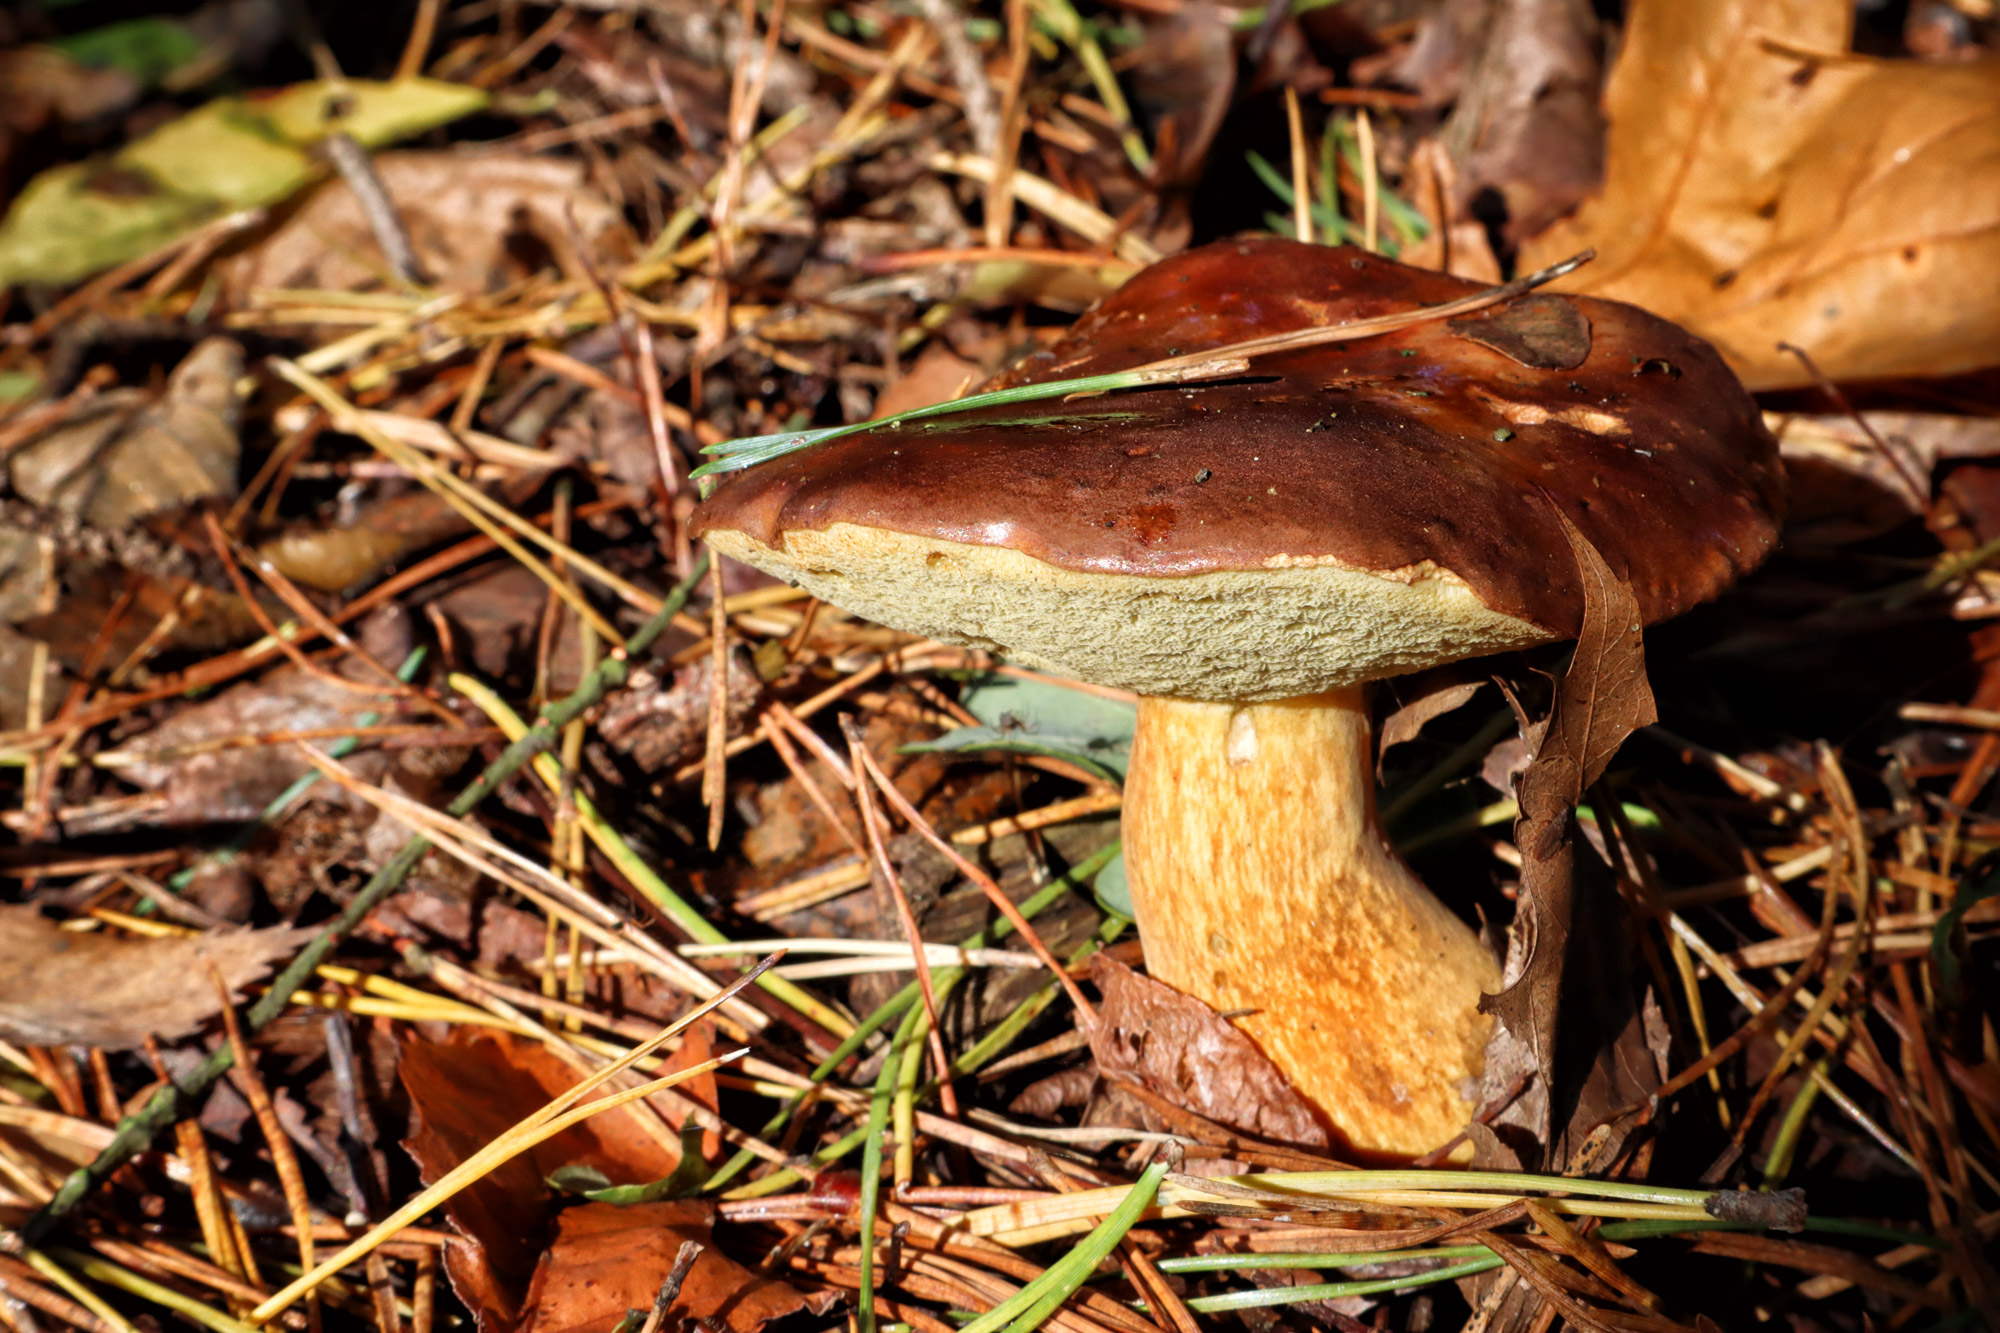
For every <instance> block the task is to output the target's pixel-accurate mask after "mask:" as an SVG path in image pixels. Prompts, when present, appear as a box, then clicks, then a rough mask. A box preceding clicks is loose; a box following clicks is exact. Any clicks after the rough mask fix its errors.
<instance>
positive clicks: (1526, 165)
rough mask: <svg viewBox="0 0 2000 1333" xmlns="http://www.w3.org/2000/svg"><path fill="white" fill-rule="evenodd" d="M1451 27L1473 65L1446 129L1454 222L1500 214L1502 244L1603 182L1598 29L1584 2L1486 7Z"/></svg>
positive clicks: (1524, 1)
mask: <svg viewBox="0 0 2000 1333" xmlns="http://www.w3.org/2000/svg"><path fill="white" fill-rule="evenodd" d="M1455 7H1456V8H1457V9H1459V10H1460V11H1483V12H1481V13H1479V15H1478V17H1477V18H1472V17H1470V15H1469V14H1468V15H1466V16H1465V17H1461V18H1460V19H1459V20H1458V26H1459V27H1460V30H1461V31H1462V32H1463V33H1464V40H1465V41H1466V42H1467V45H1468V48H1469V49H1468V52H1467V55H1468V57H1469V58H1470V60H1471V62H1472V64H1471V68H1470V69H1469V70H1468V71H1467V74H1466V78H1465V81H1464V83H1463V85H1462V86H1461V87H1460V88H1459V90H1458V97H1457V105H1456V107H1454V109H1453V111H1452V114H1451V119H1450V120H1449V121H1448V122H1447V123H1446V125H1445V127H1444V141H1445V144H1446V146H1447V147H1448V148H1449V149H1450V151H1451V156H1452V159H1453V161H1455V162H1456V163H1457V164H1458V175H1459V179H1460V184H1459V186H1458V194H1457V195H1456V196H1455V198H1454V199H1453V203H1454V205H1455V210H1454V211H1455V213H1456V214H1457V215H1458V216H1461V217H1464V216H1468V215H1469V210H1468V206H1469V205H1471V204H1472V203H1473V201H1474V200H1475V199H1478V198H1479V197H1480V196H1482V195H1485V196H1489V197H1491V196H1496V195H1497V196H1498V198H1499V200H1500V201H1501V202H1502V203H1503V204H1504V206H1505V214H1506V217H1505V222H1504V224H1503V225H1504V230H1505V234H1506V238H1507V240H1508V242H1509V243H1514V242H1518V241H1519V240H1520V239H1521V238H1522V237H1524V236H1532V235H1533V234H1534V233H1536V232H1538V231H1540V230H1541V229H1542V228H1543V227H1546V226H1547V225H1548V224H1549V223H1550V222H1553V221H1554V220H1555V219H1557V218H1559V217H1561V216H1562V215H1563V214H1564V213H1567V212H1568V211H1569V210H1570V209H1572V208H1574V207H1576V205H1577V204H1578V203H1580V202H1581V201H1582V200H1583V198H1584V196H1586V195H1588V194H1589V193H1590V192H1591V191H1592V190H1594V189H1596V188H1597V185H1598V182H1599V180H1600V179H1601V177H1602V174H1603V169H1604V163H1603V151H1604V150H1603V144H1604V121H1603V113H1602V112H1601V111H1600V110H1599V109H1598V91H1599V85H1600V84H1601V82H1602V75H1601V69H1602V65H1601V57H1600V52H1599V48H1600V47H1601V46H1602V39H1601V37H1600V36H1599V30H1600V24H1599V21H1598V18H1597V15H1596V13H1595V12H1593V8H1592V6H1591V4H1590V3H1589V0H1486V3H1473V4H1464V3H1460V4H1458V5H1456V6H1455Z"/></svg>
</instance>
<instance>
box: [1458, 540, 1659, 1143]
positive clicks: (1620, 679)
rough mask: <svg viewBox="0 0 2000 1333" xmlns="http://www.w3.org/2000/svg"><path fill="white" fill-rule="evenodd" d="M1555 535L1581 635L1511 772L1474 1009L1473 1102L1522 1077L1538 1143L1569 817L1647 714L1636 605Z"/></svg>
mask: <svg viewBox="0 0 2000 1333" xmlns="http://www.w3.org/2000/svg"><path fill="white" fill-rule="evenodd" d="M1558 512H1560V511H1558ZM1563 530H1564V532H1565V533H1566V534H1567V535H1568V537H1569V542H1570V548H1571V550H1573V551H1574V552H1575V554H1576V563H1577V569H1578V572H1579V574H1580V575H1581V580H1580V581H1581V584H1582V587H1583V596H1584V610H1583V629H1582V632H1581V633H1579V634H1578V635H1577V640H1576V655H1575V657H1574V658H1572V659H1571V662H1570V667H1569V670H1568V671H1567V672H1566V673H1564V676H1563V680H1562V684H1561V686H1560V687H1559V688H1558V690H1557V692H1556V702H1555V707H1554V709H1553V711H1552V713H1551V715H1550V718H1549V724H1548V731H1547V733H1546V735H1544V736H1543V738H1542V741H1541V744H1540V746H1539V748H1538V749H1537V751H1536V753H1535V758H1534V762H1532V763H1531V764H1529V765H1528V769H1527V772H1526V773H1524V774H1523V775H1522V777H1521V782H1520V790H1519V797H1518V799H1519V801H1520V806H1521V816H1520V820H1519V822H1518V823H1517V825H1516V827H1515V833H1514V840H1515V844H1516V846H1518V847H1519V848H1520V852H1521V897H1520V909H1519V912H1518V914H1517V916H1516V918H1515V922H1514V929H1513V932H1512V934H1511V936H1510V938H1509V941H1508V958H1507V972H1506V975H1507V979H1508V981H1509V983H1510V984H1509V985H1508V987H1507V989H1506V990H1504V991H1501V992H1500V993H1499V994H1497V995H1491V996H1488V997H1487V998H1486V999H1485V1000H1484V1001H1482V1002H1481V1004H1480V1008H1481V1009H1482V1010H1483V1011H1485V1012H1486V1013H1489V1014H1492V1015H1494V1017H1495V1018H1496V1019H1497V1020H1498V1021H1497V1022H1496V1023H1495V1024H1494V1030H1493V1037H1492V1039H1491V1040H1490V1041H1489V1042H1488V1043H1487V1051H1486V1071H1485V1075H1484V1093H1485V1095H1484V1096H1483V1097H1482V1099H1481V1100H1482V1101H1488V1100H1491V1099H1492V1098H1493V1097H1494V1096H1496V1095H1497V1094H1499V1093H1501V1092H1503V1091H1504V1090H1506V1089H1507V1088H1509V1087H1510V1086H1512V1087H1515V1088H1517V1089H1518V1087H1519V1086H1520V1083H1519V1080H1520V1079H1521V1078H1522V1077H1523V1076H1528V1075H1532V1076H1533V1077H1534V1078H1535V1079H1537V1080H1539V1083H1538V1087H1539V1089H1540V1096H1539V1101H1538V1106H1537V1112H1536V1117H1535V1118H1536V1121H1537V1122H1538V1123H1534V1124H1531V1125H1530V1126H1529V1128H1530V1130H1531V1132H1533V1133H1534V1135H1535V1137H1536V1139H1537V1140H1539V1141H1541V1142H1544V1143H1546V1142H1547V1140H1548V1129H1549V1121H1548V1117H1549V1102H1548V1095H1547V1091H1546V1090H1547V1088H1548V1086H1549V1084H1550V1080H1551V1076H1552V1073H1553V1069H1554V1062H1555V1050H1556V1034H1557V1025H1558V1014H1557V1000H1558V996H1559V993H1560V991H1561V988H1562V981H1563V959H1564V954H1565V950H1566V947H1567V944H1568V941H1569V934H1570V923H1571V916H1572V910H1573V898H1574V890H1575V882H1574V880H1575V865H1574V861H1573V843H1574V840H1573V839H1572V838H1571V836H1570V832H1571V819H1572V813H1573V812H1574V810H1575V809H1576V805H1577V802H1578V801H1580V800H1581V799H1582V797H1583V791H1584V788H1585V787H1588V786H1589V785H1590V784H1591V783H1593V782H1595V781H1596V780H1597V779H1598V778H1599V777H1601V776H1602V775H1603V773H1604V769H1605V766H1606V765H1607V764H1609V763H1610V762H1611V757H1612V756H1613V755H1614V754H1616V753H1617V751H1618V747H1619V745H1620V744H1622V743H1623V742H1624V740H1625V738H1626V737H1627V736H1628V735H1630V734H1631V733H1632V732H1633V731H1635V730H1637V729H1638V728H1640V727H1643V726H1646V725H1648V724H1649V723H1651V722H1652V721H1653V720H1654V718H1655V713H1654V707H1653V692H1652V688H1651V686H1650V685H1648V684H1647V681H1646V656H1645V648H1644V644H1643V642H1642V640H1641V635H1640V626H1641V624H1642V617H1641V615H1640V612H1639V604H1638V602H1637V600H1636V599H1635V598H1634V597H1633V595H1632V590H1631V588H1630V587H1629V586H1627V585H1626V584H1625V583H1623V582H1622V581H1621V580H1620V579H1619V578H1618V576H1617V575H1615V574H1614V573H1612V572H1611V569H1610V567H1609V566H1607V565H1606V564H1605V563H1604V558H1603V557H1602V556H1600V555H1599V554H1598V553H1597V550H1596V548H1595V547H1593V546H1592V545H1591V544H1590V543H1589V542H1588V541H1586V540H1584V538H1583V535H1582V534H1581V533H1579V532H1578V531H1577V530H1576V528H1575V527H1574V526H1572V525H1571V524H1570V523H1569V522H1568V520H1567V519H1565V520H1564V522H1563Z"/></svg>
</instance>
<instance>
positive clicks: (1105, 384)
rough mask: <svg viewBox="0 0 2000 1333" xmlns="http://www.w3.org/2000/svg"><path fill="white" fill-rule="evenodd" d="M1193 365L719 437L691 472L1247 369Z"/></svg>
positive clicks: (732, 468) (1214, 359) (730, 468)
mask: <svg viewBox="0 0 2000 1333" xmlns="http://www.w3.org/2000/svg"><path fill="white" fill-rule="evenodd" d="M1199 362H1200V366H1199V368H1198V369H1189V368H1184V367H1175V368H1173V369H1171V370H1167V371H1162V372H1153V371H1148V370H1146V369H1143V368H1141V369H1138V370H1121V371H1117V372H1115V373H1113V374H1109V375H1085V376H1082V377H1081V378H1078V379H1070V380H1050V381H1049V382H1048V383H1046V384H1023V385H1020V386H1019V387H1017V388H1012V389H995V390H994V391H993V392H992V393H976V394H973V395H972V396H971V397H969V398H957V399H953V400H952V401H951V402H948V403H933V404H931V405H930V406H929V407H917V408H912V409H910V410H909V411H908V412H898V413H897V414H896V415H895V416H892V417H883V418H882V419H881V420H880V421H856V422H852V423H850V424H848V425H845V426H822V427H820V428H819V429H817V430H803V431H781V432H779V433H778V434H776V435H745V436H741V437H739V438H737V439H734V440H724V441H722V443H720V444H711V445H709V446H708V447H707V448H705V449H703V450H702V452H703V453H705V454H710V455H713V456H714V458H715V461H714V462H712V463H703V464H702V465H701V466H700V467H698V468H696V469H695V470H694V472H693V473H692V474H691V475H693V476H696V477H712V476H715V475H716V474H718V473H722V472H740V471H742V470H743V469H744V468H748V467H755V466H756V465H757V464H759V463H768V462H770V461H771V460H772V459H774V458H782V457H784V456H785V455H786V454H789V453H792V452H794V451H796V450H799V449H803V448H805V447H806V446H807V445H812V444H824V443H825V442H826V441H828V440H837V439H839V438H840V437H841V436H843V435H858V434H860V433H861V432H862V431H868V430H896V429H898V428H899V427H901V426H902V425H903V423H904V422H906V421H921V420H923V419H924V418H926V417H940V416H947V415H950V414H952V413H957V412H971V411H975V410H977V409H979V408H982V407H1004V406H1006V405H1007V404H1009V403H1033V402H1041V401H1043V400H1045V399H1049V398H1067V397H1070V396H1072V395H1075V394H1099V393H1110V392H1113V391H1115V390H1118V389H1143V388H1148V387H1150V386H1153V385H1159V384H1178V383H1180V382H1182V381H1184V380H1191V379H1200V378H1203V377H1204V376H1207V375H1235V374H1240V373H1241V372H1242V371H1243V370H1245V369H1246V368H1247V367H1246V365H1245V363H1244V362H1243V360H1242V358H1240V357H1228V356H1226V355H1223V354H1221V353H1217V354H1216V355H1214V356H1208V357H1202V358H1199Z"/></svg>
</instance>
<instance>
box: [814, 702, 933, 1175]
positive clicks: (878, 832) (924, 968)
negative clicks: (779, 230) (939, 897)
mask: <svg viewBox="0 0 2000 1333" xmlns="http://www.w3.org/2000/svg"><path fill="white" fill-rule="evenodd" d="M840 728H841V731H842V732H843V733H844V734H845V735H846V737H847V748H848V751H849V753H850V754H852V755H854V756H855V759H854V767H855V770H856V772H857V774H858V772H859V770H860V769H861V768H862V767H863V766H864V764H865V766H866V767H867V769H868V771H869V772H870V773H871V774H874V773H875V772H876V769H875V766H874V765H873V764H872V763H868V762H867V761H865V760H863V759H862V758H861V757H860V755H861V752H862V751H863V750H864V749H865V748H866V747H865V746H864V745H863V744H862V741H861V730H860V728H858V727H856V726H855V725H854V720H853V719H852V718H846V717H843V718H842V719H841V720H840ZM868 785H869V784H868V783H866V782H857V783H856V784H855V787H854V794H855V797H856V799H857V800H858V801H859V802H860V805H861V823H862V827H863V828H864V829H866V830H867V833H868V847H869V850H870V851H872V852H873V853H874V854H875V864H876V865H877V866H878V867H880V868H881V871H882V878H883V879H885V880H887V881H888V882H889V898H890V901H891V902H893V903H894V904H895V907H896V917H897V919H898V920H899V921H900V922H901V923H902V926H903V938H904V939H906V940H908V941H909V944H910V963H911V966H913V967H914V968H915V969H916V973H917V989H918V990H919V991H921V992H922V993H923V997H924V1013H925V1014H926V1016H927V1017H928V1018H929V1028H930V1032H929V1037H930V1048H931V1059H933V1060H934V1061H936V1062H937V1070H938V1094H939V1097H940V1098H941V1099H942V1101H943V1104H944V1110H945V1114H946V1115H948V1116H950V1117H951V1118H952V1119H954V1120H956V1119H958V1115H959V1111H958V1096H957V1094H956V1093H954V1092H953V1091H952V1086H951V1057H950V1056H948V1055H946V1054H945V1049H944V1035H943V1026H944V1025H943V1024H942V1023H941V1022H940V1021H939V1018H938V997H937V988H936V987H934V986H933V985H932V984H931V963H930V958H929V956H928V954H927V951H926V950H925V948H924V936H923V932H922V931H921V930H920V929H919V928H918V926H917V914H916V911H915V909H913V908H912V907H911V906H910V895H909V894H908V893H906V892H905V891H904V889H903V880H902V877H901V876H899V875H898V874H897V873H896V866H895V863H894V862H892V861H890V859H889V849H888V847H887V846H885V845H884V843H883V841H882V820H881V817H880V816H879V815H878V814H877V813H876V811H875V802H874V800H873V799H872V798H871V797H870V796H869V795H868ZM903 1058H904V1059H906V1060H914V1059H915V1056H914V1053H913V1054H911V1055H906V1056H904V1057H903ZM897 1147H898V1150H899V1151H900V1149H901V1147H902V1145H901V1144H900V1143H899V1144H898V1145H897Z"/></svg>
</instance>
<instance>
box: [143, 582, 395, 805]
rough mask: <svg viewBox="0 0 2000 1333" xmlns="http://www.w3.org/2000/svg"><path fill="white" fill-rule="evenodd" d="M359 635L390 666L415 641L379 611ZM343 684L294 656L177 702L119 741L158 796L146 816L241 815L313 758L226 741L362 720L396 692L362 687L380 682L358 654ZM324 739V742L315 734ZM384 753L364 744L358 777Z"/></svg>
mask: <svg viewBox="0 0 2000 1333" xmlns="http://www.w3.org/2000/svg"><path fill="white" fill-rule="evenodd" d="M360 642H361V644H362V646H363V647H364V648H366V649H367V650H369V652H370V653H371V654H372V655H374V656H375V657H376V659H377V660H378V661H382V662H384V663H385V664H386V665H388V666H392V667H393V666H395V665H396V664H397V663H399V662H401V661H402V660H403V657H404V656H405V655H406V654H407V653H408V652H409V651H410V648H411V646H412V644H413V642H414V641H413V639H412V638H411V629H410V624H409V621H408V618H407V617H405V616H402V615H400V614H392V615H387V616H378V617H375V618H371V620H370V621H369V622H368V624H366V625H365V626H364V627H363V628H362V632H361V635H360ZM342 673H343V678H344V679H350V680H352V681H353V682H354V686H358V687H359V688H355V687H350V686H344V685H341V684H339V683H337V682H335V681H333V680H329V679H327V678H326V677H324V676H317V675H311V674H308V673H307V672H305V671H303V670H301V669H300V668H298V667H296V666H290V665H287V666H282V667H279V668H277V669H276V670H274V671H272V672H270V673H269V674H268V675H265V676H263V677H262V678H260V679H258V680H254V681H246V682H244V683H242V684H240V685H234V686H231V687H230V688H229V689H226V690H224V691H223V692H222V693H220V694H218V695H215V696H214V697H213V698H210V699H205V700H203V701H202V702H200V703H197V704H192V705H190V706H188V707H186V708H183V709H181V710H180V711H179V712H177V713H175V714H174V715H173V716H171V717H169V718H168V719H167V720H166V721H165V722H163V723H161V724H160V725H159V726H158V727H156V728H154V729H153V730H152V731H149V732H147V733H146V734H145V735H144V736H142V737H139V738H137V739H135V740H134V741H133V742H132V743H131V744H130V745H129V746H128V747H127V748H126V749H125V751H124V761H123V762H122V763H121V764H120V766H119V770H118V771H119V773H120V775H121V776H122V777H123V778H124V779H125V780H126V781H127V782H131V783H133V784H135V785H137V786H139V787H142V788H144V789H146V790H148V791H152V792H156V793H158V794H159V795H160V797H161V798H162V799H161V801H160V803H159V805H158V806H157V807H156V808H155V809H154V810H153V811H152V812H151V814H150V816H149V820H148V822H152V823H159V824H167V825H200V824H213V823H218V822H245V821H249V820H252V819H255V818H257V817H258V815H259V814H260V813H261V812H262V811H263V809H264V807H265V806H266V805H268V804H269V803H270V802H271V801H272V800H274V799H276V797H277V796H278V794H279V793H280V792H282V791H284V790H285V788H286V787H288V786H290V785H291V784H292V782H294V781H295V780H297V779H298V778H299V777H301V776H303V775H304V774H306V773H310V772H312V771H314V770H313V767H312V765H311V764H310V763H308V762H307V761H306V760H305V759H304V758H303V757H302V756H301V755H300V754H299V752H298V750H297V748H296V747H295V746H292V745H289V744H259V745H248V746H244V745H231V744H229V743H228V742H230V741H232V740H239V739H243V738H256V737H259V736H262V735H264V734H267V733H273V732H290V731H306V730H314V729H319V728H330V727H342V726H359V725H361V719H362V717H363V716H364V715H366V714H369V713H374V714H377V715H378V720H379V715H387V714H392V713H393V712H394V711H395V708H396V700H395V698H394V696H393V695H390V694H388V693H386V692H381V693H378V692H376V691H375V690H373V689H370V688H368V687H369V686H371V685H378V686H383V687H384V688H385V691H386V684H387V683H386V682H384V681H383V680H382V678H381V677H380V676H379V675H377V674H376V673H375V672H373V671H372V670H370V669H369V668H367V667H365V666H363V665H362V664H360V663H358V662H355V663H352V664H351V665H349V666H346V667H344V668H343V669H342ZM321 744H325V742H321ZM388 757H389V756H388V753H387V752H385V751H380V750H370V751H364V752H362V753H361V754H359V755H357V756H356V757H355V758H354V760H352V761H351V762H350V768H352V769H353V771H354V772H355V773H356V774H357V776H360V777H361V778H362V779H363V780H364V781H369V782H374V781H378V780H380V778H381V776H382V773H383V770H384V768H385V767H386V765H387V761H388Z"/></svg>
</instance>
